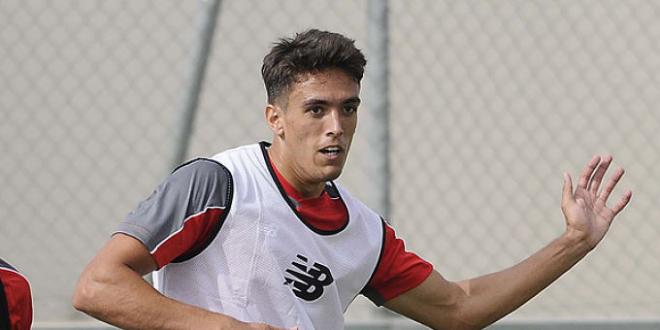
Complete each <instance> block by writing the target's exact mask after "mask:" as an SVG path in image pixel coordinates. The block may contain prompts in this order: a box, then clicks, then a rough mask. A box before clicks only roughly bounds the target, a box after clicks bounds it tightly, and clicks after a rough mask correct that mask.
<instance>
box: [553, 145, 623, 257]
mask: <svg viewBox="0 0 660 330" xmlns="http://www.w3.org/2000/svg"><path fill="white" fill-rule="evenodd" d="M611 163H612V156H610V155H606V156H603V157H602V158H601V157H600V156H594V157H593V158H592V159H591V161H589V163H588V164H587V166H586V167H585V168H584V170H582V174H581V175H580V181H579V182H578V184H577V187H575V190H573V182H572V180H571V176H570V175H569V174H568V173H564V191H563V196H562V203H561V209H562V211H563V212H564V217H565V218H566V230H567V231H573V232H574V233H577V234H579V235H580V237H582V238H584V239H585V241H586V242H587V244H588V246H589V248H590V249H593V248H594V247H596V245H597V244H598V242H600V241H601V240H602V239H603V237H605V233H607V230H608V229H609V228H610V225H611V224H612V220H613V219H614V217H615V216H616V215H617V214H619V212H621V211H622V210H623V209H624V208H625V207H626V205H628V202H630V198H631V197H632V192H631V191H630V190H628V191H626V192H625V193H624V194H623V196H622V197H621V198H620V199H619V201H618V202H616V203H615V204H614V205H613V206H612V207H608V206H607V200H608V198H609V197H610V194H611V193H612V191H613V190H614V187H616V185H617V183H618V182H619V180H620V179H621V177H622V176H623V173H624V171H623V169H622V168H618V169H617V170H616V171H615V172H614V174H613V175H612V176H611V177H610V178H609V180H608V181H607V183H605V185H604V186H602V189H601V183H602V181H603V178H604V177H605V172H606V171H607V168H608V167H609V166H610V164H611Z"/></svg>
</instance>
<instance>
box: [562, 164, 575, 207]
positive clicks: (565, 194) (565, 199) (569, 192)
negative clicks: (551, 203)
mask: <svg viewBox="0 0 660 330" xmlns="http://www.w3.org/2000/svg"><path fill="white" fill-rule="evenodd" d="M572 203H575V196H573V180H571V175H570V174H568V172H564V188H563V190H562V197H561V206H562V208H564V207H566V206H568V205H570V204H572Z"/></svg>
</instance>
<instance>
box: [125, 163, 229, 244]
mask: <svg viewBox="0 0 660 330" xmlns="http://www.w3.org/2000/svg"><path fill="white" fill-rule="evenodd" d="M232 185H233V183H232V177H231V173H230V172H229V170H228V169H227V168H226V167H224V166H223V165H222V164H220V163H218V162H216V161H214V160H211V159H206V158H198V159H195V160H193V161H190V162H188V163H186V164H183V165H181V166H179V167H178V168H177V169H175V170H174V172H172V174H170V175H169V176H168V177H167V178H166V179H165V180H164V181H163V182H162V183H161V184H160V185H158V187H157V188H156V190H154V191H153V192H152V193H151V195H150V196H149V197H148V198H147V199H145V200H144V201H142V202H140V203H139V204H138V206H137V207H136V208H135V210H133V211H132V212H130V213H129V214H128V216H126V219H125V220H124V221H123V222H122V223H121V224H120V225H119V227H118V229H117V231H116V232H115V233H124V234H127V235H129V236H133V237H135V238H136V239H138V240H140V241H141V242H142V243H143V244H144V245H145V247H146V248H147V249H148V250H149V251H150V252H151V253H153V252H154V250H155V249H156V248H157V247H158V246H159V245H160V244H162V243H163V242H164V241H166V240H167V239H168V238H170V237H172V236H173V235H174V234H176V233H178V232H180V231H181V230H182V229H183V226H184V222H185V221H186V220H187V219H189V218H192V217H195V216H198V215H200V214H203V213H204V212H207V211H208V210H211V209H213V210H219V209H220V210H222V213H221V219H214V221H216V220H218V222H219V224H218V225H217V228H216V229H214V230H210V231H208V230H207V231H205V235H207V236H208V235H212V236H213V237H215V235H216V234H217V231H219V229H220V228H219V226H220V225H221V223H222V221H223V220H224V217H225V216H226V214H227V213H228V212H229V207H230V204H231V199H232V188H233V186H232ZM214 214H216V213H214ZM213 231H215V232H213ZM213 237H210V238H209V237H196V238H195V239H196V240H198V241H197V242H192V243H191V244H192V245H195V246H197V247H199V245H200V244H202V245H204V242H200V241H204V240H210V239H212V238H213ZM206 244H208V242H206ZM204 247H205V246H204ZM187 252H189V251H179V255H181V254H184V253H187Z"/></svg>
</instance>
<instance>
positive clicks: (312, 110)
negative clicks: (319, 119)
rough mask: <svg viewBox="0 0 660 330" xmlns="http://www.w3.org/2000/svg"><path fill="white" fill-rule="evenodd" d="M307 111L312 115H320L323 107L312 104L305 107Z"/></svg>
mask: <svg viewBox="0 0 660 330" xmlns="http://www.w3.org/2000/svg"><path fill="white" fill-rule="evenodd" d="M307 112H309V113H311V114H313V115H320V114H321V113H323V108H322V107H319V106H313V107H310V108H308V109H307Z"/></svg>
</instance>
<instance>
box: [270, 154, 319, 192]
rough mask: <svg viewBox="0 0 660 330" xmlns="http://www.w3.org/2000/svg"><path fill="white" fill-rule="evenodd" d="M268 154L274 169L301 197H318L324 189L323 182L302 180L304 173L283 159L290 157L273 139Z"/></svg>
mask: <svg viewBox="0 0 660 330" xmlns="http://www.w3.org/2000/svg"><path fill="white" fill-rule="evenodd" d="M267 151H268V156H269V157H270V161H271V163H272V164H273V166H274V167H275V169H276V171H278V172H279V173H280V175H281V176H282V177H283V178H284V179H285V180H286V181H287V182H288V183H289V184H290V185H291V186H292V187H293V188H294V189H295V190H296V192H298V194H299V195H300V197H301V198H302V199H307V198H315V197H319V196H320V195H321V193H323V190H324V189H325V182H310V181H308V180H304V179H303V178H304V173H303V171H301V170H297V168H296V166H295V164H293V163H292V162H289V161H285V159H291V157H287V156H286V154H285V150H284V148H282V147H281V145H280V144H279V143H277V142H276V141H273V144H272V145H271V146H270V148H268V150H267Z"/></svg>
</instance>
